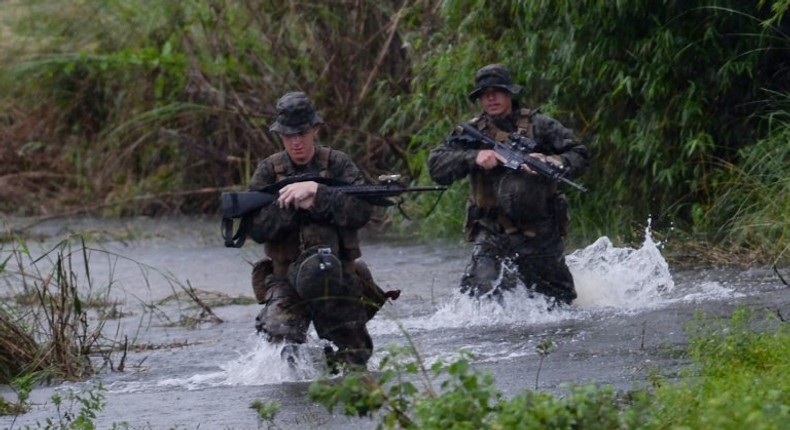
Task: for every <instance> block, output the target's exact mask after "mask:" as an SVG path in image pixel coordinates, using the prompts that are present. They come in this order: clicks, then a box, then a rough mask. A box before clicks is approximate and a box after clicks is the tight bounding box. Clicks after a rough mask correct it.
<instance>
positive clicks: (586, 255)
mask: <svg viewBox="0 0 790 430" xmlns="http://www.w3.org/2000/svg"><path fill="white" fill-rule="evenodd" d="M566 261H567V262H568V267H569V268H570V270H571V273H573V279H574V281H575V283H576V292H577V294H578V298H577V299H576V302H575V303H576V304H577V305H578V306H580V307H599V306H606V307H616V308H623V309H636V308H645V307H653V306H655V305H657V304H660V303H662V302H663V298H664V297H665V296H666V293H669V292H671V291H672V290H673V289H674V288H675V282H674V281H673V280H672V275H671V274H670V272H669V265H668V264H667V262H666V260H664V257H663V256H662V255H661V251H660V250H659V249H658V245H657V244H656V243H655V242H654V241H653V238H652V236H651V235H650V230H649V227H648V228H646V229H645V241H644V243H643V244H642V247H641V248H639V249H632V248H615V247H614V246H613V245H612V242H611V241H610V240H609V238H607V237H601V238H600V239H598V240H597V241H595V243H593V244H592V245H590V246H588V247H587V248H584V249H581V250H578V251H576V252H574V253H572V254H571V255H569V256H567V258H566Z"/></svg>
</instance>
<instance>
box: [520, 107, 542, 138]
mask: <svg viewBox="0 0 790 430" xmlns="http://www.w3.org/2000/svg"><path fill="white" fill-rule="evenodd" d="M536 113H537V110H535V111H533V110H531V109H527V108H521V109H519V111H518V121H516V127H517V128H518V134H520V135H522V136H526V137H529V138H534V137H535V130H534V124H532V121H531V118H532V115H535V114H536Z"/></svg>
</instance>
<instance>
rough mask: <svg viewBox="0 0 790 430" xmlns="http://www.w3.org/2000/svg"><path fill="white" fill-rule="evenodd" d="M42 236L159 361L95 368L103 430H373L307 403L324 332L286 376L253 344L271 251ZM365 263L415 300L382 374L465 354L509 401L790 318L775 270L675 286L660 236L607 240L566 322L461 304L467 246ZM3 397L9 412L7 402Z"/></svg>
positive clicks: (107, 232) (697, 275)
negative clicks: (261, 417)
mask: <svg viewBox="0 0 790 430" xmlns="http://www.w3.org/2000/svg"><path fill="white" fill-rule="evenodd" d="M24 221H25V220H10V221H6V222H7V223H8V224H10V225H12V226H19V225H24ZM32 232H33V233H35V234H36V235H37V237H38V239H35V240H32V239H31V240H30V241H29V242H28V245H29V246H30V248H31V254H32V255H33V256H36V257H37V256H41V255H47V256H51V253H50V254H47V251H48V250H49V249H51V248H52V247H53V246H54V245H55V244H56V243H57V242H58V241H60V240H63V239H64V238H66V237H74V235H81V236H82V237H84V238H86V240H87V244H88V247H89V248H90V251H89V252H87V253H82V251H81V247H80V246H79V245H78V244H74V245H73V246H72V248H71V249H72V250H75V249H79V250H80V252H75V254H74V256H73V259H74V261H75V262H80V264H75V265H74V267H82V266H81V260H82V258H83V255H85V256H87V259H88V262H89V264H88V267H89V270H88V271H89V273H84V272H85V271H84V270H83V272H82V273H80V275H79V277H78V279H79V281H80V285H81V288H83V289H84V290H87V289H88V288H90V293H91V294H92V295H94V296H101V297H104V298H106V299H108V300H110V301H111V302H113V303H116V305H115V307H114V309H113V310H115V311H117V312H118V313H120V314H121V315H123V316H122V317H121V318H118V319H111V320H109V321H108V323H107V326H106V328H105V334H106V335H107V336H108V337H109V338H112V339H122V338H123V337H128V338H129V339H130V341H134V342H135V343H136V344H138V345H149V346H152V348H149V349H144V350H142V351H137V352H132V353H130V354H129V355H128V356H127V357H126V358H125V359H124V361H123V365H124V369H123V371H118V370H117V368H118V366H119V365H120V364H121V357H120V356H119V355H118V354H115V355H113V356H111V357H110V360H111V361H102V360H98V361H97V364H99V365H102V366H103V367H102V371H101V372H100V374H99V375H98V377H97V378H96V380H100V381H101V382H102V383H103V384H104V386H105V387H106V388H107V392H106V393H105V395H106V402H107V404H106V406H105V408H104V410H103V411H102V412H101V414H100V416H99V417H98V419H97V423H98V424H99V428H109V427H111V425H112V423H121V422H126V423H128V424H129V425H130V426H131V427H132V428H154V429H160V428H168V429H170V428H184V429H193V428H201V429H214V428H223V429H224V428H233V429H254V428H266V423H261V422H259V421H258V419H257V418H256V414H255V412H254V411H253V410H251V409H250V408H249V406H250V403H251V402H252V401H253V400H255V399H260V400H264V401H271V400H277V401H279V402H280V403H281V405H282V410H281V412H280V413H279V415H278V417H277V419H276V420H275V423H276V424H277V426H279V427H280V428H338V429H340V428H344V429H345V428H362V429H367V428H373V427H375V423H374V422H372V421H370V420H366V419H350V418H345V417H342V416H339V415H334V416H333V415H330V414H328V413H327V412H326V411H325V410H324V409H323V407H321V406H319V405H317V404H314V403H312V402H310V401H309V400H308V399H307V397H306V392H307V387H308V386H309V384H310V382H311V381H314V380H316V379H318V378H320V377H321V375H322V371H323V369H322V367H321V365H320V364H321V362H320V360H318V359H311V354H312V353H314V352H315V351H317V350H319V349H320V347H321V346H322V343H321V341H320V340H319V339H317V337H316V336H315V333H314V332H313V331H312V329H311V338H310V341H309V344H308V346H307V347H306V348H305V350H304V356H303V357H304V359H303V360H301V361H300V362H299V363H298V366H297V367H296V368H291V367H289V366H287V365H286V364H285V363H283V361H282V360H281V359H280V351H279V348H278V347H277V346H273V345H269V344H267V343H265V342H263V341H262V340H261V339H260V338H259V337H257V336H256V335H255V333H254V328H253V320H254V318H255V315H256V314H257V312H258V310H259V306H258V305H256V304H250V301H251V297H252V293H251V289H250V284H249V273H250V263H251V262H253V261H255V260H257V259H258V258H259V257H260V253H261V249H260V247H259V246H256V245H255V244H252V243H250V244H247V245H246V246H245V247H244V248H242V249H240V250H239V249H228V248H224V247H223V246H222V242H221V239H220V237H219V228H218V225H217V222H216V220H213V219H211V220H200V219H177V220H151V219H136V220H128V221H100V222H97V221H95V220H93V221H92V220H70V221H62V220H61V221H58V222H50V223H44V224H41V225H38V226H36V227H35V228H34V229H33V230H32ZM72 243H74V242H72ZM7 249H8V248H4V250H7ZM363 252H364V259H365V260H366V261H367V263H368V264H369V266H370V267H371V269H372V271H373V274H374V277H375V278H376V279H377V281H378V282H379V284H381V285H382V287H384V288H385V289H387V288H397V289H401V290H402V292H403V293H402V295H401V298H400V299H399V300H397V301H396V302H393V303H391V304H388V305H386V306H385V308H384V309H383V310H382V311H381V312H380V313H379V314H378V315H377V316H376V318H374V319H373V320H372V321H371V323H370V325H369V327H370V331H371V334H372V337H373V340H374V343H375V345H376V352H375V354H374V356H373V358H372V360H371V363H370V368H371V369H372V370H375V369H377V367H378V365H379V362H380V360H381V357H382V354H383V350H384V349H386V348H387V347H388V346H392V345H404V344H406V343H407V342H408V341H409V340H410V341H411V342H414V344H415V345H416V347H417V349H418V350H419V352H420V354H421V355H422V357H423V358H424V359H425V360H426V361H428V362H429V363H430V362H433V361H435V360H437V359H440V358H442V359H449V358H452V357H453V356H455V355H456V354H457V353H458V351H459V350H461V349H463V350H466V351H469V352H471V353H473V354H474V355H475V357H476V359H475V365H476V366H477V368H479V369H482V370H485V371H489V372H491V373H492V374H493V375H494V377H495V379H496V381H497V385H498V387H499V388H500V389H501V390H502V391H503V392H504V393H505V394H507V395H512V394H515V393H518V392H520V391H523V390H525V389H535V388H536V387H537V389H540V390H547V391H552V392H557V393H560V392H562V390H563V388H562V387H563V384H566V383H585V382H599V383H605V384H612V385H614V386H616V387H618V388H623V389H628V388H631V387H634V386H636V385H638V384H639V383H640V382H642V381H644V380H645V378H646V377H647V375H648V374H650V372H652V371H654V370H660V371H661V373H663V374H665V375H672V374H673V373H674V372H675V371H677V370H678V369H679V367H680V366H682V365H683V364H684V362H683V361H682V359H680V358H678V357H679V356H680V355H679V354H678V351H680V350H681V348H682V347H683V345H684V343H685V336H684V332H683V327H684V325H685V324H686V323H687V322H688V321H689V320H690V319H691V318H692V316H693V314H694V312H695V311H697V310H704V311H706V312H709V313H713V314H717V315H729V314H730V313H731V312H732V310H733V309H734V308H735V307H737V306H739V305H742V304H746V305H749V306H751V307H755V308H760V309H763V308H764V309H768V310H770V311H771V312H779V313H780V314H781V315H783V316H785V317H788V316H790V289H788V288H787V287H785V286H784V285H783V284H782V283H781V282H780V280H779V278H778V277H776V276H775V274H774V273H773V272H772V271H771V270H768V269H762V268H753V269H750V270H746V271H742V270H736V269H728V268H724V269H716V270H700V271H686V272H679V271H674V270H673V268H671V267H669V266H668V264H667V263H666V261H665V260H664V258H663V257H662V255H661V252H660V247H659V246H658V245H657V244H656V243H654V242H653V240H652V239H651V237H650V235H649V233H648V232H646V235H645V240H644V243H643V244H641V246H639V247H637V248H633V249H631V248H618V247H614V246H612V244H611V243H610V242H609V241H608V239H607V238H605V237H603V238H601V239H599V240H598V241H596V242H595V243H592V244H590V245H589V246H587V247H586V248H584V249H579V250H576V251H575V252H573V253H571V254H570V255H569V257H568V263H569V266H570V268H571V271H572V273H573V275H574V278H575V279H576V282H577V290H578V293H579V298H578V299H577V301H576V302H575V303H574V305H573V306H572V307H571V308H570V309H564V310H554V311H548V310H547V307H546V303H545V302H544V301H543V300H542V299H541V298H539V297H532V298H531V297H528V296H527V295H526V294H524V293H523V292H514V293H507V294H506V295H505V300H504V302H503V303H491V302H479V301H473V300H470V299H468V298H465V297H461V296H459V295H457V294H456V292H455V286H456V285H457V283H458V279H459V277H460V275H461V272H462V270H463V267H464V265H465V263H466V260H467V257H468V254H469V252H470V249H469V246H468V245H467V244H464V243H456V242H453V243H430V244H425V243H419V242H418V241H416V239H415V238H403V239H400V240H397V241H392V240H389V241H385V240H382V239H380V238H376V237H372V236H369V237H367V238H366V239H365V241H364V244H363ZM47 260H48V258H44V259H42V261H41V262H39V263H38V265H39V266H41V265H42V264H44V262H46V261H47ZM88 279H90V282H87V281H88ZM88 286H89V287H88ZM190 287H191V288H192V289H193V290H194V291H196V292H197V294H198V296H199V297H201V299H202V300H203V301H204V303H206V304H208V305H209V306H210V309H211V310H212V311H213V312H214V314H215V315H216V317H218V318H219V319H221V320H222V322H221V323H217V322H211V321H207V320H206V319H205V318H204V319H203V322H199V323H197V324H190V323H191V322H193V321H195V319H197V318H199V317H200V309H199V308H197V307H196V306H195V303H194V301H192V300H190V299H188V298H187V297H186V296H185V293H184V291H185V290H186V289H189V288H190ZM19 288H20V286H19V284H18V283H16V284H15V282H14V280H13V279H12V280H9V281H7V282H4V283H3V284H2V285H0V297H7V296H8V295H10V294H13V293H15V292H18V290H19ZM239 298H241V299H239ZM234 303H235V304H234ZM547 338H549V339H551V340H552V341H553V342H554V344H555V349H554V350H553V351H552V352H551V353H550V354H549V356H548V357H546V359H545V360H544V362H543V363H542V365H541V367H540V372H539V373H538V363H539V355H538V352H537V346H538V344H539V343H540V342H541V341H543V340H545V339H547ZM92 382H95V381H92ZM86 387H88V384H65V385H59V386H56V387H40V388H37V389H36V390H35V391H34V392H33V394H32V396H31V401H32V402H33V403H34V407H33V410H32V411H31V412H30V413H28V414H25V415H23V416H21V417H18V418H17V419H16V420H15V421H14V420H13V419H12V418H9V417H2V418H0V428H4V429H5V428H20V427H24V426H25V425H31V426H36V424H37V423H43V422H44V421H45V420H46V419H47V418H48V417H56V416H57V415H56V409H55V406H54V405H53V404H52V402H51V401H50V397H51V396H52V394H53V393H55V392H64V391H65V390H67V389H72V390H77V391H78V390H83V389H85V388H86ZM0 393H2V394H4V395H5V396H7V397H10V396H9V394H8V393H9V391H8V388H7V387H3V388H0Z"/></svg>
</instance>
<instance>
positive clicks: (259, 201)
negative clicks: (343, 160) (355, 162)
mask: <svg viewBox="0 0 790 430" xmlns="http://www.w3.org/2000/svg"><path fill="white" fill-rule="evenodd" d="M378 179H379V182H380V183H378V184H362V185H349V184H347V183H345V182H343V181H340V180H337V179H331V178H323V177H320V176H308V175H298V176H292V177H290V178H287V179H285V180H282V181H280V182H277V183H275V184H272V185H269V186H268V187H265V188H263V189H262V190H260V191H226V192H223V193H222V195H221V196H220V199H221V204H220V208H221V210H222V237H223V238H224V239H225V246H226V247H228V248H241V247H242V245H244V240H245V239H246V235H247V230H248V227H249V225H248V223H249V222H250V217H248V216H247V215H252V214H254V213H255V212H257V211H259V210H260V209H261V208H264V207H266V206H269V205H270V204H272V203H274V202H275V201H277V197H278V193H279V191H280V189H281V188H283V187H285V186H286V185H288V184H293V183H296V182H305V181H315V182H318V183H319V184H324V185H328V186H330V187H332V188H334V189H336V190H338V191H340V192H343V193H345V194H349V195H352V196H356V197H359V198H361V199H364V200H366V201H367V202H369V203H370V204H372V205H376V206H393V205H396V204H397V205H398V209H400V210H401V213H403V210H402V209H401V208H400V203H396V202H394V201H392V200H390V199H389V198H390V197H396V196H399V195H401V194H403V193H420V192H426V191H444V190H446V189H447V187H446V186H444V185H432V186H427V187H411V188H406V187H404V186H403V185H401V184H400V183H398V180H399V179H400V175H382V176H379V178H378ZM404 216H406V214H404ZM237 218H241V222H240V224H239V228H238V230H237V231H236V233H235V234H233V233H232V232H233V220H234V219H237ZM406 218H408V217H406Z"/></svg>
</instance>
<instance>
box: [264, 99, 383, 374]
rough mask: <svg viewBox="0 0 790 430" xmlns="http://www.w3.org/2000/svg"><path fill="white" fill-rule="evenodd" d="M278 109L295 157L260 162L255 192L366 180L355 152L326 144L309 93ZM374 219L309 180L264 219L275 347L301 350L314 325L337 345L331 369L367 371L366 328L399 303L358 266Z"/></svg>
mask: <svg viewBox="0 0 790 430" xmlns="http://www.w3.org/2000/svg"><path fill="white" fill-rule="evenodd" d="M276 107H277V119H276V121H275V122H274V124H272V125H271V127H270V128H269V129H270V130H271V131H272V132H276V133H277V134H278V135H279V136H280V138H281V139H282V142H283V145H284V147H285V150H284V151H281V152H278V153H275V154H273V155H271V156H269V157H267V158H266V159H264V160H263V161H261V162H260V163H259V164H258V166H257V168H256V169H255V173H254V174H253V176H252V181H251V184H250V189H251V190H257V191H261V190H263V189H264V188H265V187H267V186H270V185H272V184H275V183H278V182H280V181H282V180H284V179H286V178H293V177H294V176H296V175H306V176H312V177H322V178H329V179H335V180H340V181H343V182H345V183H347V184H363V183H365V180H364V177H363V175H362V173H361V172H360V170H359V168H358V167H357V166H356V165H355V164H354V162H353V161H352V160H351V159H350V158H349V156H348V155H346V154H345V153H343V152H341V151H337V150H334V149H330V148H329V147H326V146H320V145H317V144H316V142H315V139H316V135H317V134H318V129H319V126H320V124H323V119H322V118H321V115H320V114H319V113H318V112H316V110H315V108H314V106H313V103H312V101H311V100H310V99H309V98H308V96H307V95H306V94H305V93H302V92H291V93H287V94H285V95H283V96H282V97H281V98H280V99H279V100H278V101H277V106H276ZM370 215H371V205H370V204H369V203H367V202H366V201H364V200H361V199H359V198H357V197H353V196H350V195H347V194H344V193H342V192H339V191H337V190H334V189H333V188H332V187H330V186H328V185H324V184H319V183H318V182H316V181H310V180H306V181H302V182H293V183H290V184H288V185H286V186H284V187H283V188H281V189H280V190H279V196H278V198H277V201H276V202H275V203H273V204H271V205H269V206H266V207H264V208H262V209H261V211H260V212H259V213H257V214H256V215H255V216H254V218H253V220H252V224H251V226H250V230H249V236H250V237H251V238H252V239H253V240H255V241H256V242H258V243H263V244H264V251H265V253H266V258H264V259H262V260H260V261H258V262H257V263H255V265H254V266H253V270H252V286H253V290H254V292H255V297H256V299H257V300H258V302H259V303H261V304H263V305H264V307H263V309H262V310H261V311H260V314H259V315H258V317H257V318H256V323H255V326H256V329H257V330H258V332H262V333H264V334H265V335H266V337H267V339H268V340H269V341H270V342H283V343H285V344H286V345H294V344H301V343H304V342H305V341H306V340H307V330H308V327H309V325H310V322H311V321H312V322H313V325H314V327H315V330H316V332H317V333H318V336H319V337H320V338H322V339H326V340H329V341H331V342H332V343H334V345H335V347H336V348H337V349H336V350H335V349H334V348H332V347H331V346H327V347H326V348H325V350H324V352H325V353H326V355H327V362H328V364H329V366H330V369H333V370H337V366H338V365H352V366H359V367H364V366H366V364H367V362H368V359H369V358H370V356H371V354H372V352H373V341H372V340H371V338H370V335H369V334H368V330H367V327H366V323H367V321H368V320H370V319H371V318H373V316H374V315H375V314H376V312H377V311H378V310H379V308H380V306H381V305H382V304H383V303H384V302H385V301H386V299H387V298H388V297H391V298H396V297H397V294H396V293H395V292H388V293H384V292H383V291H382V290H381V289H380V288H379V287H378V285H376V283H375V282H374V281H373V277H372V276H371V273H370V271H369V270H368V268H367V266H366V265H365V263H363V262H362V261H360V260H358V258H359V257H360V256H361V254H362V253H361V251H360V247H359V240H358V238H357V230H358V229H360V228H361V227H363V226H364V225H365V224H366V223H367V222H368V220H369V219H370ZM293 350H294V348H293V347H291V348H286V349H284V352H285V353H288V352H289V351H293Z"/></svg>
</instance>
